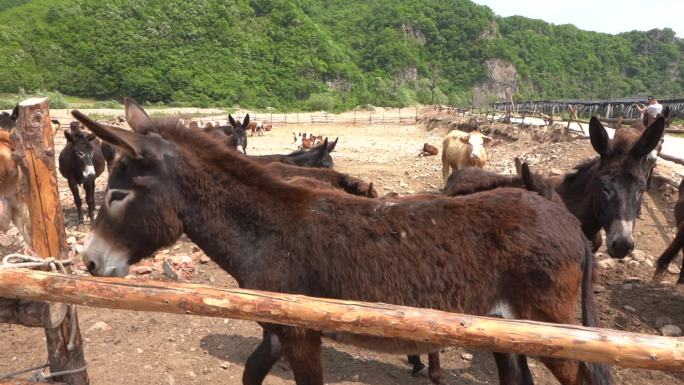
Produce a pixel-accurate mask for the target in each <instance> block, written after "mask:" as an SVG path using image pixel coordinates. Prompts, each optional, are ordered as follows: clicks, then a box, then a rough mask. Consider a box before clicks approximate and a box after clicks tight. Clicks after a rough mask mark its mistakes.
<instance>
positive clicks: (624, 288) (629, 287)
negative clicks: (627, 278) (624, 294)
mask: <svg viewBox="0 0 684 385" xmlns="http://www.w3.org/2000/svg"><path fill="white" fill-rule="evenodd" d="M622 289H623V290H632V284H631V283H626V284H624V285H622Z"/></svg>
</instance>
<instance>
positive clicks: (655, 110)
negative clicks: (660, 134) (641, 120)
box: [637, 96, 663, 123]
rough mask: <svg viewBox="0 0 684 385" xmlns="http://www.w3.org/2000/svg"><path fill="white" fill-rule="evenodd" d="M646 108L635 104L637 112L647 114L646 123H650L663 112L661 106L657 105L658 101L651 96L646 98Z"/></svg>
mask: <svg viewBox="0 0 684 385" xmlns="http://www.w3.org/2000/svg"><path fill="white" fill-rule="evenodd" d="M647 100H648V102H647V103H648V106H646V107H644V105H643V104H637V110H639V112H640V113H642V114H648V119H647V120H646V121H647V122H649V123H650V122H652V121H653V120H655V118H656V117H657V116H658V114H660V113H661V112H663V105H662V104H660V103H658V100H656V98H654V97H653V96H649V97H648V99H647Z"/></svg>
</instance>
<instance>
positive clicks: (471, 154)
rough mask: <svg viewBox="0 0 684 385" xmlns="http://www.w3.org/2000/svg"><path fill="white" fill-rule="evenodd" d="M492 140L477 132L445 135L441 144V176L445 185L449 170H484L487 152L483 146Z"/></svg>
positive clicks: (457, 132)
mask: <svg viewBox="0 0 684 385" xmlns="http://www.w3.org/2000/svg"><path fill="white" fill-rule="evenodd" d="M491 141H492V138H490V137H488V136H485V135H483V134H482V133H481V132H479V131H472V132H470V133H467V132H463V131H458V130H453V131H451V132H449V134H447V137H446V138H444V142H443V144H442V176H443V178H444V184H445V185H446V182H447V179H449V174H451V169H454V170H457V169H459V168H463V167H469V166H474V167H479V168H484V165H485V164H486V163H487V151H485V146H486V145H488V144H489V143H490V142H491Z"/></svg>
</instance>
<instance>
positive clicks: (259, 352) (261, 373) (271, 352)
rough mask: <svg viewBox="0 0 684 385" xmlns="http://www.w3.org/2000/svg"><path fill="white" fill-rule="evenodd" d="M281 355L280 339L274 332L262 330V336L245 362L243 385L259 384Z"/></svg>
mask: <svg viewBox="0 0 684 385" xmlns="http://www.w3.org/2000/svg"><path fill="white" fill-rule="evenodd" d="M282 356H283V350H282V346H281V345H280V340H279V339H278V336H277V335H276V334H275V333H269V332H267V331H266V330H264V338H263V340H262V341H261V343H260V344H259V346H257V348H256V350H254V352H252V354H250V355H249V357H248V358H247V362H245V370H244V372H242V384H243V385H261V383H262V382H263V381H264V378H265V377H266V375H267V374H268V372H269V371H270V370H271V368H272V367H273V365H275V363H276V362H278V360H279V359H280V357H282Z"/></svg>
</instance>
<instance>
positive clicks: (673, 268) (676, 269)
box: [667, 263, 682, 274]
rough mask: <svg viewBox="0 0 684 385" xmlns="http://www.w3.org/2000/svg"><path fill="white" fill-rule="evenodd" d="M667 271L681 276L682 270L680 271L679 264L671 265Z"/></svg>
mask: <svg viewBox="0 0 684 385" xmlns="http://www.w3.org/2000/svg"><path fill="white" fill-rule="evenodd" d="M667 271H669V272H670V273H671V274H679V272H680V271H682V269H680V268H679V266H677V264H675V263H671V264H670V266H668V267H667Z"/></svg>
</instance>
